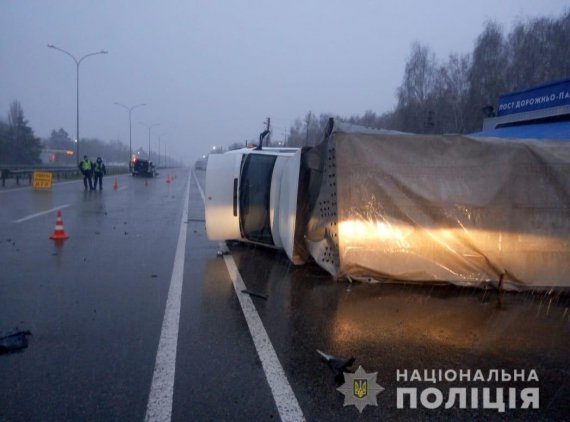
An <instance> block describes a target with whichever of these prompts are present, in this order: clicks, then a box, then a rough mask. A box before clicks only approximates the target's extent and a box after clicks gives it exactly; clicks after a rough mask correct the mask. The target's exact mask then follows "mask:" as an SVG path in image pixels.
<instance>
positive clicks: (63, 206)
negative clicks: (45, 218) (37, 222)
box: [12, 204, 71, 223]
mask: <svg viewBox="0 0 570 422" xmlns="http://www.w3.org/2000/svg"><path fill="white" fill-rule="evenodd" d="M70 206H71V204H65V205H60V206H58V207H55V208H51V209H49V210H45V211H42V212H37V213H35V214H31V215H28V216H26V217H23V218H20V219H18V220H14V221H12V223H23V222H24V221H28V220H31V219H32V218H36V217H41V216H42V215H46V214H49V213H50V212H54V211H58V210H62V209H64V208H67V207H70Z"/></svg>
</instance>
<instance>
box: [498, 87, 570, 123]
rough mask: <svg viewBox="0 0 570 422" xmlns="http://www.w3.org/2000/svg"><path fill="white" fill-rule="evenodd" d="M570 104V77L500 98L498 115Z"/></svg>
mask: <svg viewBox="0 0 570 422" xmlns="http://www.w3.org/2000/svg"><path fill="white" fill-rule="evenodd" d="M564 105H570V78H568V79H564V80H561V81H556V82H551V83H548V84H545V85H540V86H537V87H535V88H531V89H527V90H525V91H518V92H511V93H510V94H505V95H501V96H500V98H499V109H498V111H497V115H498V116H506V115H509V114H515V113H523V112H526V111H534V110H541V109H544V108H550V107H560V106H564Z"/></svg>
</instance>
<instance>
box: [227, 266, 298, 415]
mask: <svg viewBox="0 0 570 422" xmlns="http://www.w3.org/2000/svg"><path fill="white" fill-rule="evenodd" d="M224 261H225V262H226V266H227V267H228V272H229V273H230V278H231V279H232V283H233V285H234V290H235V292H236V295H237V298H238V300H239V304H240V305H241V310H242V311H243V315H244V316H245V320H246V322H247V326H248V328H249V332H250V333H251V337H252V338H253V344H254V345H255V349H256V350H257V354H258V356H259V359H260V360H261V365H262V366H263V371H264V372H265V378H267V383H268V384H269V387H270V388H271V393H272V394H273V399H274V400H275V405H276V406H277V411H278V412H279V416H280V417H281V420H282V421H304V420H305V417H304V416H303V411H302V410H301V406H299V402H298V401H297V397H295V393H293V389H292V388H291V385H289V381H288V380H287V376H286V375H285V371H284V370H283V367H282V366H281V363H280V362H279V358H278V357H277V353H275V349H274V348H273V345H272V344H271V340H270V339H269V336H268V335H267V331H265V327H264V326H263V322H262V321H261V318H260V317H259V314H258V313H257V310H256V309H255V306H254V304H253V302H252V300H251V298H250V297H249V296H248V295H245V294H243V293H242V290H245V289H246V287H245V284H244V282H243V279H242V278H241V275H240V273H239V271H238V269H237V266H236V264H235V261H234V259H233V257H232V256H231V255H224Z"/></svg>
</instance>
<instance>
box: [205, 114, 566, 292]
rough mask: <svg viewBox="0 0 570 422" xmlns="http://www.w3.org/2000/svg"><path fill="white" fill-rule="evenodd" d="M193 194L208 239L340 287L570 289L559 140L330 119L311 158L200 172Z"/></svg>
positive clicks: (219, 163) (280, 156)
mask: <svg viewBox="0 0 570 422" xmlns="http://www.w3.org/2000/svg"><path fill="white" fill-rule="evenodd" d="M232 155H233V158H230V156H232ZM263 155H264V156H265V158H262V157H261V156H263ZM250 156H251V158H249V157H250ZM267 156H272V158H267ZM206 196H207V200H206V227H207V230H208V236H209V237H210V239H238V240H247V241H251V242H256V243H260V244H264V245H269V246H272V247H279V248H283V249H285V251H286V252H287V255H288V256H289V258H291V260H292V261H293V262H294V263H295V264H302V263H304V262H305V261H306V260H307V259H308V258H309V257H312V258H313V259H314V260H315V261H316V262H317V263H318V264H319V265H320V266H321V267H323V268H324V269H326V270H327V271H328V272H329V273H331V274H332V275H333V276H335V277H339V278H340V277H350V278H353V279H359V280H367V281H394V280H396V281H407V282H451V283H454V284H459V285H482V284H484V283H491V284H499V283H501V284H502V286H503V287H504V288H513V289H521V288H527V287H530V288H550V287H569V286H570V277H569V276H568V275H569V274H570V144H569V143H568V142H563V141H533V140H505V139H478V138H471V137H467V136H460V135H449V136H440V135H438V136H435V135H433V136H429V135H410V134H401V133H393V132H386V131H375V130H368V129H364V128H358V127H353V126H347V125H342V124H340V125H339V124H336V123H333V122H332V120H331V122H329V127H328V128H327V132H326V134H325V139H324V141H323V142H322V143H321V144H319V145H317V146H316V147H314V148H308V149H303V150H297V151H295V152H292V151H291V152H288V151H283V152H279V151H274V152H273V151H265V150H263V151H257V152H256V151H250V152H249V153H246V152H245V151H243V150H242V152H236V153H233V154H232V153H228V154H224V155H223V156H220V157H219V158H217V159H216V160H214V161H213V162H212V163H208V169H207V176H206Z"/></svg>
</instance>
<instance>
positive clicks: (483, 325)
mask: <svg viewBox="0 0 570 422" xmlns="http://www.w3.org/2000/svg"><path fill="white" fill-rule="evenodd" d="M167 174H171V175H173V176H176V179H174V180H173V182H172V183H170V184H167V183H166V181H165V176H166V175H167ZM197 176H198V179H199V182H200V183H202V186H203V182H204V174H203V172H198V174H197ZM113 180H114V178H111V177H108V178H107V179H106V180H105V184H106V186H105V190H104V191H103V192H84V191H83V187H82V184H81V182H72V183H65V184H61V185H56V186H54V188H53V190H52V192H32V191H31V190H29V189H22V190H19V191H13V192H8V193H1V192H2V191H1V190H0V204H1V206H0V332H5V331H7V330H10V329H15V328H19V329H27V330H30V331H31V332H32V333H33V336H32V337H31V338H30V345H29V347H28V348H27V349H25V350H24V351H22V352H20V353H14V354H5V355H0V379H1V380H2V388H0V421H4V420H6V421H20V420H26V421H27V420H121V421H122V420H143V419H144V416H145V411H146V406H147V401H148V396H149V389H150V385H151V381H152V376H153V370H154V364H155V357H156V351H157V347H158V341H159V337H160V332H161V325H162V319H163V315H164V309H165V306H166V298H167V294H168V287H169V282H170V276H171V273H172V265H173V261H174V256H175V250H176V242H177V237H178V233H179V229H180V227H179V223H180V219H181V216H182V208H183V204H182V202H183V199H184V195H185V189H186V188H187V186H186V182H187V180H188V171H187V170H183V169H178V170H171V171H165V172H163V174H162V175H161V176H160V177H158V178H156V179H151V180H149V181H148V182H149V183H148V186H145V183H144V180H143V179H136V178H132V177H129V176H121V177H119V178H118V184H119V189H118V190H116V191H115V190H113V189H112V182H113ZM63 205H68V206H67V207H66V208H64V209H63V220H64V223H65V230H66V231H67V233H68V234H69V235H70V239H69V240H67V241H65V243H63V244H62V245H56V244H54V242H53V241H51V240H49V239H48V237H49V235H50V234H51V232H52V231H53V228H54V223H55V211H54V212H50V213H47V214H45V215H41V216H38V217H35V218H32V219H29V220H26V221H22V222H20V223H15V222H14V221H18V220H20V219H22V218H24V217H26V216H31V215H34V214H35V213H38V212H41V211H45V210H50V209H53V208H56V207H59V206H63ZM203 217H204V215H203V203H202V198H201V196H200V193H199V190H198V189H197V186H196V184H195V182H194V181H192V182H191V184H190V211H189V218H188V221H187V222H186V227H187V230H188V231H187V235H188V238H187V244H186V255H185V264H186V265H185V271H184V278H183V289H182V298H181V314H180V327H179V335H178V349H177V359H176V377H175V383H174V400H173V407H172V419H173V420H177V421H178V420H180V421H186V420H254V419H255V420H278V419H279V413H278V411H277V408H276V405H275V402H274V400H273V396H272V393H271V390H270V389H269V386H268V383H267V381H266V377H265V373H264V371H263V368H262V366H261V363H260V359H259V357H258V355H257V352H256V349H255V347H254V345H253V342H252V339H251V335H250V333H249V331H248V326H247V323H246V321H245V319H244V316H243V313H242V310H241V308H240V304H239V302H238V300H237V297H236V293H235V292H234V289H233V286H232V283H231V281H230V278H229V275H228V270H227V268H226V265H225V263H224V260H223V259H220V258H218V257H216V252H217V251H218V249H219V247H218V244H217V243H214V242H209V241H207V239H206V235H205V230H204V222H203ZM230 250H231V253H232V256H233V258H234V259H235V262H236V264H237V267H238V269H239V272H240V273H241V276H242V277H243V280H244V282H245V284H246V286H247V287H248V289H250V290H252V291H255V292H258V293H262V294H265V295H267V297H268V299H267V300H264V299H261V298H253V301H254V303H255V305H256V309H257V312H258V313H259V315H260V317H261V320H262V322H263V325H264V326H265V329H266V330H267V333H268V335H269V338H270V340H271V343H272V344H273V347H274V348H275V351H276V353H277V356H278V358H279V361H280V362H281V365H282V367H283V369H284V371H285V373H286V376H287V379H288V381H289V383H290V385H291V387H292V389H293V392H294V393H295V396H296V397H297V400H298V402H299V404H300V407H301V409H302V412H303V414H304V416H305V418H306V419H307V420H327V421H329V420H332V421H334V420H339V421H340V420H395V419H399V420H401V419H410V420H418V419H434V420H436V419H439V420H441V419H480V420H487V419H505V420H506V419H512V418H513V417H516V418H519V419H527V420H530V419H538V420H541V419H544V420H564V419H568V417H569V416H570V403H569V400H568V397H569V395H570V382H569V381H568V378H569V377H568V375H570V374H569V372H570V365H569V363H570V335H569V334H570V319H569V318H570V315H568V307H569V300H568V298H567V297H565V296H559V295H544V294H540V295H537V294H534V295H533V294H526V293H525V294H505V295H503V296H502V298H501V303H500V305H501V306H499V301H498V296H497V295H496V293H495V292H483V291H481V290H472V289H458V288H453V287H441V286H430V287H420V286H412V285H367V284H350V283H347V282H335V281H334V280H331V278H330V277H329V276H328V275H327V273H325V272H324V271H322V270H321V269H320V268H319V267H317V266H316V265H313V264H309V265H306V266H304V267H293V266H291V265H290V264H289V261H288V260H287V258H286V257H285V256H284V255H283V254H281V253H279V252H276V251H272V250H266V249H263V248H258V247H254V246H248V245H241V244H231V245H230ZM316 349H321V350H324V351H325V352H327V353H331V354H334V355H337V356H341V357H350V356H354V357H355V358H356V363H355V365H354V366H353V370H355V369H356V367H357V366H358V365H362V367H363V368H364V370H365V371H367V372H378V379H377V382H378V384H380V385H381V386H382V387H384V388H385V391H383V392H381V393H380V394H379V395H378V407H371V406H368V407H366V408H365V409H364V412H363V414H362V415H360V414H359V413H358V411H357V410H356V408H355V407H353V406H348V407H343V396H342V395H341V394H340V393H339V392H338V391H336V388H337V387H338V386H339V385H338V384H336V383H335V381H334V379H333V376H332V373H331V372H330V371H329V369H328V368H327V367H326V365H324V364H323V363H321V362H320V361H319V359H318V356H317V354H316ZM493 368H498V369H506V370H512V369H525V370H527V371H529V370H531V369H535V370H536V371H537V373H538V376H539V378H540V381H539V382H538V383H532V382H531V383H530V384H529V383H522V384H520V383H519V384H507V385H506V386H507V387H521V388H524V387H527V386H531V387H535V386H538V387H539V388H540V405H541V408H540V409H539V410H507V412H505V413H497V411H495V410H482V409H479V410H472V409H458V408H453V409H444V408H443V406H441V408H439V409H436V410H427V409H424V408H421V406H420V408H419V409H415V410H411V409H397V408H396V388H397V387H402V386H404V387H409V386H413V387H417V388H420V389H423V388H426V387H431V386H433V385H432V384H431V383H427V384H426V383H417V382H416V383H415V384H414V383H410V384H405V385H402V383H398V382H397V381H396V371H397V370H408V371H410V372H411V371H412V370H414V369H420V370H424V369H430V370H431V369H443V370H447V369H457V370H458V369H472V370H473V371H474V370H476V369H482V370H485V371H487V370H489V369H493ZM483 384H484V385H483ZM535 384H536V385H535ZM437 386H438V387H440V388H441V389H445V388H448V387H450V386H452V387H453V386H459V387H466V386H467V387H473V386H476V387H483V386H484V387H497V386H498V387H502V386H503V385H501V384H500V383H499V384H497V383H479V384H477V383H476V384H473V385H471V384H467V385H465V384H453V383H451V384H448V383H445V382H444V383H442V384H438V385H437Z"/></svg>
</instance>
